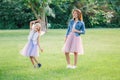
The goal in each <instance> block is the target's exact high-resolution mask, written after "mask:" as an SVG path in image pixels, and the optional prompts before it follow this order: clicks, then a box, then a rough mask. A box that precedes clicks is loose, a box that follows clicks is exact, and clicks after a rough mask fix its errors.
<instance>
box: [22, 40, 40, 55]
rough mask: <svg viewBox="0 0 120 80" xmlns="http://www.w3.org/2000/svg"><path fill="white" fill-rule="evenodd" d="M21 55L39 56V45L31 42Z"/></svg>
mask: <svg viewBox="0 0 120 80" xmlns="http://www.w3.org/2000/svg"><path fill="white" fill-rule="evenodd" d="M20 54H22V55H23V56H27V57H29V56H34V57H37V56H39V49H38V45H37V44H33V41H32V40H30V41H28V43H27V44H26V45H25V46H24V48H23V49H22V50H21V52H20Z"/></svg>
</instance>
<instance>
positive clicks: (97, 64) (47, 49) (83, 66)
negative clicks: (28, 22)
mask: <svg viewBox="0 0 120 80" xmlns="http://www.w3.org/2000/svg"><path fill="white" fill-rule="evenodd" d="M28 32H29V30H0V80H120V29H87V30H86V34H85V35H82V40H83V45H84V50H85V54H84V55H82V56H79V59H78V65H77V66H78V67H77V68H76V69H75V70H71V69H66V60H65V56H64V54H63V53H62V51H61V48H62V47H63V44H64V38H65V33H66V30H60V29H59V30H57V29H56V30H48V32H47V34H45V35H44V36H42V37H41V39H40V40H41V41H40V43H41V46H42V47H43V48H44V53H41V54H40V56H39V58H38V59H39V61H40V62H41V63H42V67H41V68H40V69H34V68H33V66H32V64H31V62H30V60H29V58H27V57H23V56H22V55H20V54H19V51H20V50H21V49H22V48H23V46H24V45H25V43H26V42H27V35H28ZM71 58H72V60H71V62H73V56H72V55H71Z"/></svg>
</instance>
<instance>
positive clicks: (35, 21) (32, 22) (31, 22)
mask: <svg viewBox="0 0 120 80" xmlns="http://www.w3.org/2000/svg"><path fill="white" fill-rule="evenodd" d="M40 21H41V19H37V20H34V21H30V29H32V25H33V24H35V23H38V22H40Z"/></svg>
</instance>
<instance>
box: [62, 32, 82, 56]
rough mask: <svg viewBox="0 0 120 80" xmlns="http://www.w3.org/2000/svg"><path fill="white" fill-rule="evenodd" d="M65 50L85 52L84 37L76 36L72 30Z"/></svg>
mask: <svg viewBox="0 0 120 80" xmlns="http://www.w3.org/2000/svg"><path fill="white" fill-rule="evenodd" d="M63 52H64V53H65V52H69V53H74V52H77V53H78V54H84V52H83V46H82V39H81V37H80V36H76V35H75V33H73V32H71V33H70V34H69V35H68V37H67V40H66V42H65V44H64V47H63Z"/></svg>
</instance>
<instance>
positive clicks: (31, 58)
mask: <svg viewBox="0 0 120 80" xmlns="http://www.w3.org/2000/svg"><path fill="white" fill-rule="evenodd" d="M30 60H31V62H32V64H33V65H34V64H35V63H34V60H33V57H32V56H30Z"/></svg>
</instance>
